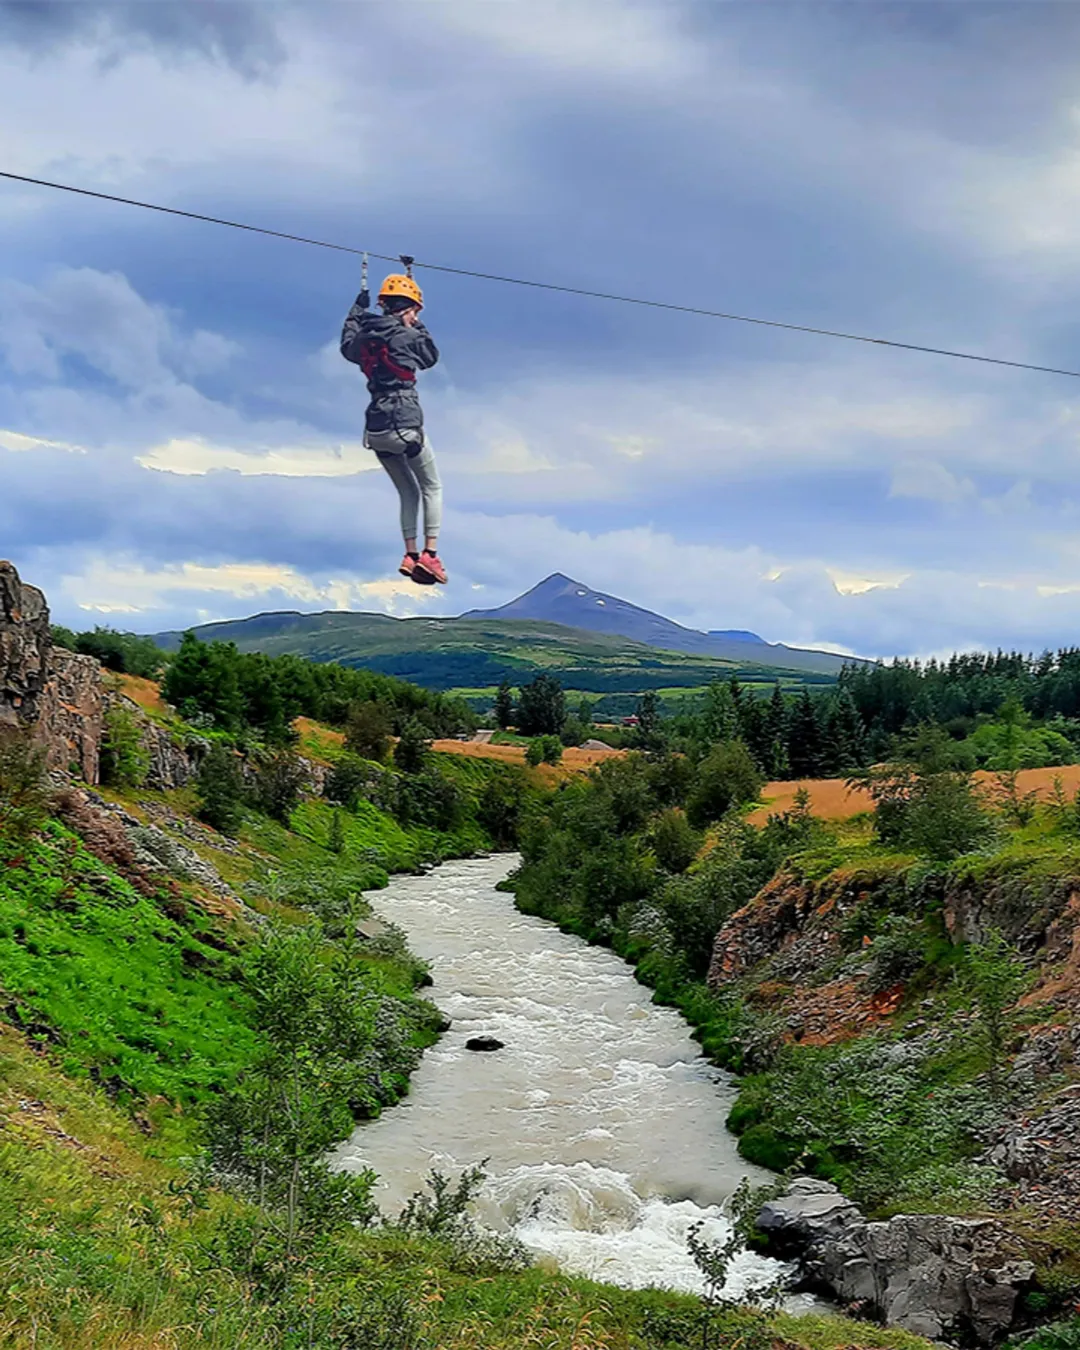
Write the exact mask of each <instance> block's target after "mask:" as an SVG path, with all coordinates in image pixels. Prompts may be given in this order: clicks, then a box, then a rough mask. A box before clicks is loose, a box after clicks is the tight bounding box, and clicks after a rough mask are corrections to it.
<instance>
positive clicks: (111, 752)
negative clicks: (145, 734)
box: [101, 704, 150, 788]
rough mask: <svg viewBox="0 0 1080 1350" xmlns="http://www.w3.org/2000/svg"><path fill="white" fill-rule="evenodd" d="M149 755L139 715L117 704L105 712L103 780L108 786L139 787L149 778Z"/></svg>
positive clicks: (102, 761)
mask: <svg viewBox="0 0 1080 1350" xmlns="http://www.w3.org/2000/svg"><path fill="white" fill-rule="evenodd" d="M149 768H150V756H149V755H148V754H147V752H146V749H145V747H144V746H143V743H142V732H141V731H140V729H139V723H138V719H137V718H136V716H135V714H134V713H133V712H132V711H131V709H130V708H128V707H125V706H124V705H123V704H116V705H114V706H113V707H111V708H110V709H109V710H108V712H106V714H105V727H104V735H103V736H102V739H101V781H102V782H103V783H105V784H107V785H108V786H109V787H126V788H133V787H139V786H141V785H142V784H143V783H145V782H146V774H147V771H148V770H149Z"/></svg>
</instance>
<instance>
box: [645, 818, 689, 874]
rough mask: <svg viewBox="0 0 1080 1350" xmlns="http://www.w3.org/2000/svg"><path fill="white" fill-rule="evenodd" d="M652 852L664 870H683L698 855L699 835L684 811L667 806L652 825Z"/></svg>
mask: <svg viewBox="0 0 1080 1350" xmlns="http://www.w3.org/2000/svg"><path fill="white" fill-rule="evenodd" d="M652 845H653V852H654V853H655V854H656V861H657V862H658V863H659V864H660V866H661V867H662V868H663V869H664V871H665V872H685V871H686V869H687V868H688V867H689V866H690V864H691V863H692V862H693V861H694V859H695V858H696V857H697V855H698V850H699V849H700V848H701V835H700V834H699V833H698V832H697V830H695V829H694V827H693V826H692V825H691V824H690V822H689V821H688V820H687V819H686V813H685V812H684V811H680V810H679V809H678V808H677V807H669V808H668V810H666V811H664V812H662V813H661V815H660V816H659V818H658V819H657V821H656V824H655V825H654V826H653V834H652Z"/></svg>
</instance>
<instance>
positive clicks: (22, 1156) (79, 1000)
mask: <svg viewBox="0 0 1080 1350" xmlns="http://www.w3.org/2000/svg"><path fill="white" fill-rule="evenodd" d="M117 726H118V731H117V733H116V735H115V742H114V746H115V753H116V756H117V763H118V764H122V762H123V754H122V753H121V751H122V750H123V748H124V747H125V746H128V748H130V745H129V742H130V737H128V735H127V731H128V728H127V727H126V726H124V725H123V724H121V723H118V724H117ZM292 763H293V761H292V757H291V754H290V752H288V751H287V750H286V751H283V750H281V749H280V748H277V749H275V748H274V747H272V746H271V747H262V748H258V747H251V746H250V745H249V746H247V747H246V748H244V749H243V750H241V749H238V748H236V747H235V746H232V745H230V744H228V742H227V741H226V740H225V739H223V738H221V737H220V735H211V737H210V742H209V745H208V747H207V748H206V750H205V755H204V758H203V761H202V767H201V770H200V774H199V782H198V785H197V789H194V790H187V791H185V792H183V793H171V794H165V795H163V794H160V793H153V792H149V791H148V790H146V789H145V788H143V787H140V786H139V785H138V784H137V783H133V782H132V781H131V780H132V775H129V774H124V773H123V772H120V773H118V774H117V775H116V783H115V786H114V788H113V789H112V790H111V791H110V794H109V795H110V797H112V798H114V799H117V800H118V801H119V802H120V803H122V805H123V806H124V808H125V811H126V812H127V813H128V814H127V816H126V818H125V820H126V822H127V823H122V821H121V819H120V817H118V816H117V815H115V814H114V813H112V812H109V811H107V810H104V809H102V808H101V807H100V806H96V805H94V804H93V803H92V802H91V801H89V800H88V799H87V798H86V797H85V796H84V795H83V794H82V793H79V792H77V791H69V792H65V793H62V794H60V796H59V797H58V798H56V799H51V798H50V796H49V794H48V793H47V791H46V790H45V788H44V786H43V783H42V763H41V757H40V755H38V754H36V752H34V751H33V750H32V749H31V748H30V747H29V746H28V745H27V743H26V742H25V741H24V740H22V739H21V738H11V739H9V740H7V741H5V742H3V743H0V873H2V874H3V876H4V878H5V882H4V886H3V887H2V888H0V968H2V969H3V971H4V996H5V1006H4V1013H5V1018H6V1022H5V1023H4V1024H0V1117H2V1119H3V1122H4V1127H5V1128H4V1130H3V1132H2V1134H0V1261H2V1263H3V1266H4V1269H5V1272H6V1276H5V1280H4V1282H3V1288H2V1291H0V1345H3V1346H11V1347H13V1350H14V1348H15V1347H22V1346H24V1345H27V1344H33V1345H35V1346H37V1347H39V1350H137V1348H139V1347H147V1350H149V1347H151V1346H159V1347H164V1346H169V1347H172V1348H173V1350H195V1347H204V1346H208V1347H211V1350H214V1348H215V1347H217V1348H218V1350H226V1348H228V1350H243V1348H244V1347H250V1348H251V1350H268V1348H269V1350H333V1348H334V1347H336V1348H337V1350H344V1347H347V1346H348V1347H361V1346H362V1347H364V1350H519V1348H520V1347H521V1346H524V1345H529V1344H533V1345H547V1346H551V1347H566V1348H567V1350H569V1348H570V1347H574V1348H575V1350H675V1347H677V1346H681V1345H682V1344H683V1339H682V1332H683V1330H684V1329H685V1328H688V1327H689V1328H698V1327H706V1328H707V1332H708V1335H709V1337H710V1340H709V1344H710V1345H717V1346H719V1345H723V1346H731V1347H735V1346H737V1345H741V1344H742V1343H743V1342H744V1341H745V1340H746V1338H747V1336H748V1334H750V1333H752V1334H754V1335H758V1336H763V1337H765V1339H766V1340H771V1339H772V1338H774V1337H780V1338H783V1339H784V1340H785V1341H786V1342H789V1343H790V1342H793V1341H794V1342H797V1343H799V1344H803V1345H805V1346H807V1348H808V1350H837V1348H838V1347H840V1346H844V1345H850V1344H851V1343H852V1341H853V1340H854V1339H855V1338H856V1336H857V1337H858V1340H859V1342H860V1344H862V1345H864V1346H881V1347H892V1350H916V1347H918V1346H920V1345H921V1344H922V1343H921V1342H919V1341H917V1340H916V1338H914V1337H910V1336H905V1335H903V1334H897V1333H885V1332H882V1331H879V1330H877V1329H873V1328H865V1329H864V1328H859V1329H858V1330H857V1329H856V1328H855V1326H854V1324H851V1323H848V1322H845V1321H844V1320H843V1319H839V1318H814V1319H808V1320H804V1319H793V1318H790V1317H786V1316H784V1315H782V1314H778V1313H775V1314H774V1313H770V1314H767V1315H763V1314H760V1313H758V1314H754V1313H751V1312H748V1311H746V1310H744V1309H742V1308H739V1307H735V1306H731V1305H723V1306H721V1305H719V1304H718V1303H716V1301H715V1300H713V1301H712V1302H711V1303H710V1304H709V1306H708V1307H706V1308H703V1307H702V1305H701V1303H700V1302H699V1301H698V1300H695V1299H692V1298H688V1297H686V1296H681V1295H676V1294H670V1293H664V1292H660V1291H645V1292H632V1291H624V1290H620V1289H616V1288H611V1287H606V1286H601V1285H596V1284H592V1283H590V1282H589V1281H586V1280H580V1279H572V1278H567V1277H564V1276H560V1275H558V1274H553V1273H550V1272H548V1271H545V1270H541V1269H537V1268H533V1267H530V1266H528V1265H527V1263H526V1261H525V1259H524V1254H523V1253H522V1251H521V1249H520V1248H519V1247H517V1246H516V1244H514V1243H513V1242H508V1241H507V1240H505V1239H499V1238H495V1237H493V1236H492V1235H490V1234H486V1233H484V1232H482V1231H481V1230H479V1229H478V1228H477V1227H476V1226H475V1224H474V1223H473V1222H472V1221H471V1220H470V1218H469V1212H468V1205H469V1201H470V1199H471V1196H472V1194H473V1192H474V1190H475V1186H476V1184H477V1183H478V1180H479V1178H480V1176H481V1173H480V1172H479V1170H478V1169H472V1170H470V1171H467V1172H466V1173H465V1174H464V1175H463V1176H462V1177H461V1178H459V1179H457V1180H456V1182H455V1181H453V1180H452V1179H448V1178H445V1177H441V1176H439V1174H437V1173H436V1174H433V1176H432V1178H431V1184H430V1187H429V1191H428V1192H427V1193H426V1194H422V1195H420V1196H417V1197H415V1198H414V1199H413V1201H412V1202H411V1203H410V1204H409V1205H408V1206H407V1208H406V1210H405V1213H404V1214H403V1216H402V1218H401V1221H400V1222H399V1223H386V1222H384V1221H382V1220H381V1219H380V1216H378V1215H377V1213H376V1211H375V1208H374V1205H373V1203H372V1182H373V1178H372V1176H371V1175H370V1173H365V1172H361V1173H359V1174H354V1175H347V1174H336V1173H331V1172H330V1171H329V1170H328V1169H327V1167H326V1165H325V1162H324V1158H325V1154H326V1150H327V1148H328V1147H329V1146H330V1145H332V1144H333V1143H334V1142H335V1141H336V1140H338V1139H339V1138H341V1137H342V1136H343V1135H345V1134H347V1133H348V1131H349V1130H350V1129H351V1127H352V1124H353V1122H354V1121H355V1120H356V1119H358V1118H359V1119H362V1118H364V1117H369V1116H372V1115H374V1114H376V1113H377V1112H379V1111H381V1110H383V1109H385V1108H387V1107H388V1106H391V1105H392V1104H393V1103H394V1102H396V1101H397V1100H398V1099H399V1098H400V1097H401V1096H402V1094H403V1093H405V1092H406V1091H407V1089H408V1076H409V1073H410V1072H411V1070H412V1069H413V1067H414V1066H415V1064H416V1062H417V1059H418V1057H419V1055H420V1053H421V1052H422V1050H423V1048H424V1047H425V1046H426V1045H428V1044H430V1043H431V1042H432V1041H433V1040H434V1038H435V1036H436V1035H437V1034H438V1029H439V1026H440V1015H439V1013H438V1012H437V1010H436V1009H435V1008H434V1007H433V1006H432V1005H431V1004H430V1003H428V1002H427V1001H426V1000H424V999H423V998H421V997H419V995H418V993H417V990H418V989H419V988H420V987H421V986H422V985H423V983H424V982H425V968H424V966H423V964H422V963H421V962H419V961H417V960H416V959H415V958H414V957H412V956H411V955H410V953H409V952H408V951H407V949H406V947H405V945H404V941H403V938H402V935H401V934H400V933H398V932H397V931H396V930H395V929H393V927H392V926H386V925H384V926H382V927H381V928H379V929H377V930H373V929H372V927H371V926H370V925H365V926H364V928H363V929H361V928H358V926H357V924H358V921H361V920H364V919H365V918H367V916H368V915H369V913H370V911H369V909H368V906H367V904H366V902H365V901H364V899H363V896H362V892H363V891H364V890H366V889H370V888H372V887H375V886H378V885H381V884H383V883H384V882H385V880H386V876H387V872H388V871H389V870H397V869H400V868H410V867H416V866H418V865H420V864H421V863H423V862H428V861H435V860H438V859H439V858H441V857H445V856H450V855H452V854H455V853H457V854H461V853H469V852H472V851H475V850H476V849H478V848H483V847H489V846H490V844H491V843H492V842H493V841H494V842H498V843H506V844H512V843H514V841H515V839H516V837H517V834H518V831H519V829H520V826H521V822H522V819H523V817H524V816H525V815H526V814H527V813H528V810H529V806H530V790H529V789H528V787H527V785H526V780H525V778H524V775H523V774H522V773H521V772H520V771H516V770H511V769H508V768H507V767H506V766H503V765H498V764H491V763H486V762H484V761H482V760H472V759H459V758H457V757H453V756H440V755H436V754H432V753H430V752H429V751H427V750H426V748H425V749H424V753H423V754H422V756H421V761H420V763H419V765H414V766H413V770H412V771H411V772H408V773H405V772H402V771H401V770H400V769H399V768H389V767H387V766H386V765H384V764H379V763H374V762H371V761H368V760H363V759H360V758H359V757H358V756H357V755H356V754H355V753H353V752H351V751H342V752H340V753H339V757H338V758H337V760H336V763H335V765H334V767H333V770H332V772H331V774H330V776H329V779H328V785H327V796H325V797H322V798H318V797H307V798H305V799H304V800H302V801H300V803H299V804H298V805H296V806H293V807H292V808H291V809H287V808H286V807H285V806H283V805H282V802H283V801H284V798H282V797H281V796H279V795H277V794H278V790H279V789H280V786H281V779H282V777H283V776H284V777H285V778H287V777H288V772H286V771H289V772H291V767H292ZM268 766H269V767H270V768H271V769H272V774H271V787H273V789H274V790H273V791H271V790H270V788H268V787H267V784H266V783H265V782H264V783H263V784H262V785H261V786H260V782H259V780H260V776H262V775H264V774H265V773H266V771H267V769H268ZM134 777H136V778H137V777H138V775H134ZM252 783H253V784H254V786H252ZM285 795H286V797H288V795H289V794H288V793H286V794H285ZM196 801H198V802H199V803H201V810H202V812H203V814H204V816H207V817H214V818H215V819H219V820H220V819H221V817H222V815H223V816H224V823H226V824H227V825H228V826H229V829H230V833H231V835H232V838H229V837H228V836H218V835H215V834H212V833H210V832H209V831H205V832H202V833H200V832H199V830H198V829H197V828H196V827H195V826H194V825H193V823H192V822H191V821H190V819H189V818H188V816H187V814H186V809H185V808H187V807H190V806H191V805H192V804H193V803H195V802H196ZM260 807H261V808H263V809H260ZM267 807H270V808H271V810H270V811H269V813H268V812H267V810H266V808H267ZM132 815H134V816H137V817H146V816H148V815H152V818H153V819H154V820H156V821H161V822H163V828H158V829H157V832H156V833H155V831H154V830H151V829H150V828H149V827H141V826H140V827H138V828H136V827H134V826H132V825H131V824H130V821H131V818H132ZM132 830H134V832H135V836H136V840H135V842H137V843H138V844H139V845H140V850H141V851H140V852H138V853H137V852H136V850H135V847H134V843H133V840H132V837H131V835H130V831H132ZM170 840H172V843H171V844H170V842H169V841H170ZM181 843H184V845H185V846H190V845H192V844H194V846H195V847H196V849H197V850H198V852H200V853H201V854H202V855H203V857H204V859H205V860H207V861H212V862H213V863H214V864H215V865H216V866H217V867H218V869H219V871H220V873H221V874H222V875H223V876H224V877H225V878H226V879H227V880H228V881H229V883H230V884H231V885H232V886H233V887H234V888H236V889H237V890H238V891H239V892H240V893H241V894H242V895H243V897H244V900H245V901H246V905H247V908H243V909H237V907H236V906H235V905H233V904H224V905H223V904H222V903H221V901H220V898H219V897H218V896H217V895H216V893H214V892H208V891H207V890H206V889H205V887H204V885H203V882H202V881H201V880H194V879H193V878H192V875H191V874H190V870H189V869H188V867H187V865H186V864H185V861H184V858H185V856H186V855H183V854H182V853H181V852H180V851H179V850H180V846H181ZM147 850H149V851H150V852H151V853H153V855H154V857H156V858H159V859H161V860H162V861H161V866H160V868H156V867H155V868H148V867H147V865H146V864H145V861H144V860H143V859H144V857H145V855H146V851H147ZM721 1256H722V1254H721ZM702 1259H703V1260H709V1259H711V1254H710V1252H709V1251H708V1250H707V1249H705V1248H704V1247H703V1248H702ZM703 1319H707V1320H703Z"/></svg>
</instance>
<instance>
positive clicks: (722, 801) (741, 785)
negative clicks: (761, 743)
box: [686, 741, 763, 827]
mask: <svg viewBox="0 0 1080 1350" xmlns="http://www.w3.org/2000/svg"><path fill="white" fill-rule="evenodd" d="M762 782H763V779H762V777H761V773H760V771H759V769H758V767H757V765H756V764H755V763H754V760H753V756H752V755H751V754H750V751H749V750H747V748H746V746H745V745H743V743H742V741H722V742H721V743H720V744H719V745H714V746H713V748H712V749H711V750H710V751H709V753H708V754H707V755H706V756H705V758H704V759H703V760H702V761H701V764H700V765H699V766H698V771H697V779H696V781H695V783H694V786H693V788H692V789H691V791H690V795H689V798H688V799H687V803H686V814H687V815H688V817H689V818H690V822H691V824H692V825H696V826H699V827H700V826H703V825H707V824H708V823H709V822H710V821H713V820H719V819H720V817H721V816H723V815H725V814H726V813H727V812H728V811H730V810H731V808H732V807H733V806H737V805H738V804H739V803H740V802H749V801H753V800H754V798H755V797H756V796H757V795H758V793H759V792H760V791H761V785H762Z"/></svg>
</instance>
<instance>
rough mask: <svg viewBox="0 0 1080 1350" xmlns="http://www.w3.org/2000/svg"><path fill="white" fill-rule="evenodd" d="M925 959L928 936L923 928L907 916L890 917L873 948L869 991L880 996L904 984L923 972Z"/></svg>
mask: <svg viewBox="0 0 1080 1350" xmlns="http://www.w3.org/2000/svg"><path fill="white" fill-rule="evenodd" d="M925 959H926V935H925V933H924V932H923V930H922V926H921V925H920V924H919V923H918V922H917V921H916V920H915V919H911V918H908V917H906V916H905V915H902V914H890V915H889V916H888V917H887V918H886V920H885V922H884V924H883V926H882V930H881V932H880V933H879V934H878V936H877V937H876V938H874V940H873V942H872V943H871V945H870V960H871V967H870V974H869V976H868V977H867V981H866V985H867V988H868V989H869V990H870V991H871V992H872V993H878V994H880V993H884V992H885V990H887V989H892V988H893V987H894V986H895V985H898V984H903V983H904V982H905V981H906V980H909V979H911V977H912V976H913V975H914V974H915V973H916V971H918V970H919V969H921V967H922V965H923V962H924V961H925Z"/></svg>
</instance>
